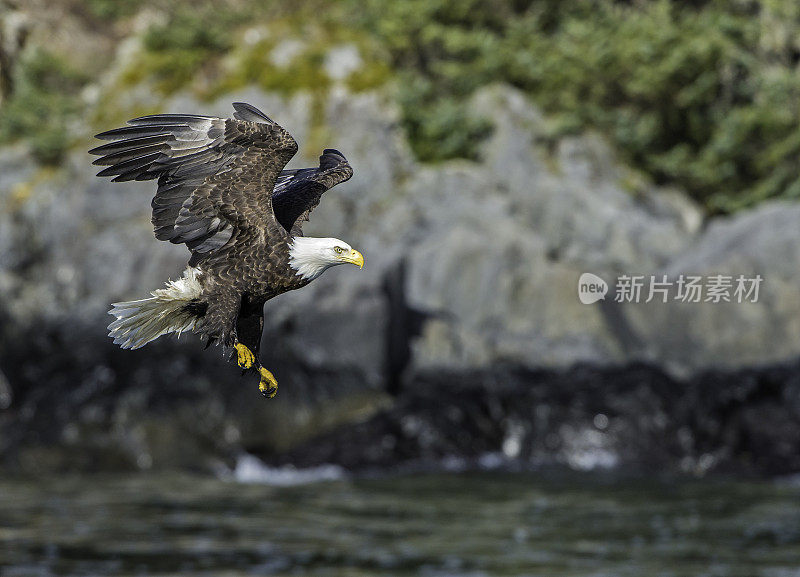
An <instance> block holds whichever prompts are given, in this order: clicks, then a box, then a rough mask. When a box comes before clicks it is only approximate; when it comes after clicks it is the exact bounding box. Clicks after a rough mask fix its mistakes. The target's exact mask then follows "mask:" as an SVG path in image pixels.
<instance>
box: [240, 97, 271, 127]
mask: <svg viewBox="0 0 800 577" xmlns="http://www.w3.org/2000/svg"><path fill="white" fill-rule="evenodd" d="M233 109H234V110H235V111H236V112H234V113H233V117H234V118H235V119H237V120H245V121H249V122H266V123H267V124H275V121H274V120H272V119H271V118H270V117H269V116H267V115H266V114H264V113H263V112H261V111H260V110H259V109H258V108H256V107H255V106H253V105H252V104H247V103H246V102H234V103H233Z"/></svg>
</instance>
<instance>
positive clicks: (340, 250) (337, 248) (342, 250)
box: [333, 246, 344, 254]
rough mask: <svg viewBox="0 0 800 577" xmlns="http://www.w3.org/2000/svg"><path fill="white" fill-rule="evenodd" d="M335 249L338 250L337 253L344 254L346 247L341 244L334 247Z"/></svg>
mask: <svg viewBox="0 0 800 577" xmlns="http://www.w3.org/2000/svg"><path fill="white" fill-rule="evenodd" d="M333 250H335V251H336V254H342V253H343V252H344V249H343V248H342V247H340V246H335V247H333Z"/></svg>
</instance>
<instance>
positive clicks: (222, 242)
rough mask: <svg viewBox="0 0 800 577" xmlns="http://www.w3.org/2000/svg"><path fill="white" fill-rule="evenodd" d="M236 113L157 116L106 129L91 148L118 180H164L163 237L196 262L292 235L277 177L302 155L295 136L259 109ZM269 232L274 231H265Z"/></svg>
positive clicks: (159, 225) (158, 220)
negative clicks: (278, 213) (238, 245)
mask: <svg viewBox="0 0 800 577" xmlns="http://www.w3.org/2000/svg"><path fill="white" fill-rule="evenodd" d="M233 107H234V109H235V111H236V112H235V113H234V115H233V118H228V119H224V118H216V117H213V116H199V115H190V114H156V115H152V116H143V117H141V118H136V119H134V120H130V121H129V122H128V125H129V126H126V127H123V128H117V129H115V130H109V131H108V132H103V133H102V134H98V135H97V138H99V139H101V140H112V141H114V142H111V143H109V144H104V145H102V146H99V147H97V148H95V149H93V150H91V151H89V152H90V153H92V154H96V155H101V156H100V158H98V159H96V160H95V161H94V164H97V165H104V166H105V165H107V166H108V168H106V169H104V170H102V171H100V172H99V173H98V176H114V179H113V180H114V181H125V180H150V179H155V178H157V179H158V191H157V192H156V195H155V197H154V198H153V202H152V206H153V218H152V220H153V226H154V228H155V235H156V238H158V239H159V240H168V241H170V242H172V243H176V244H178V243H186V246H188V247H189V249H190V250H192V252H193V258H192V260H195V259H196V258H200V257H202V256H204V255H206V254H208V253H212V252H214V251H217V250H219V249H221V248H223V247H225V246H228V245H230V244H233V243H234V242H236V241H237V239H244V238H247V239H248V240H249V241H251V242H259V241H260V242H269V239H270V238H272V237H276V236H279V237H283V238H286V232H285V231H284V229H283V227H282V226H280V224H278V222H277V220H276V218H275V214H274V212H273V208H272V202H271V196H272V191H273V188H274V186H275V181H276V179H277V177H278V175H279V174H280V171H281V170H282V169H283V167H284V166H285V165H286V163H287V162H288V161H289V160H290V159H291V158H292V156H294V155H295V153H296V152H297V143H296V142H295V141H294V139H293V138H292V137H291V135H290V134H289V133H288V132H287V131H286V130H284V129H283V128H282V127H281V126H279V125H278V124H277V123H275V122H274V121H272V120H271V119H270V118H269V117H267V116H266V115H265V114H263V113H262V112H260V111H259V110H258V109H256V108H254V107H253V106H250V105H249V104H244V103H234V105H233ZM265 235H266V236H265Z"/></svg>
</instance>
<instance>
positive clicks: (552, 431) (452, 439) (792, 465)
mask: <svg viewBox="0 0 800 577" xmlns="http://www.w3.org/2000/svg"><path fill="white" fill-rule="evenodd" d="M799 375H800V365H798V364H796V363H795V364H787V365H781V366H774V367H769V368H758V369H747V370H742V371H736V372H726V371H709V372H705V373H702V374H698V375H696V376H695V377H694V378H692V379H690V380H682V379H676V378H674V377H671V376H670V375H669V374H668V373H666V372H664V371H663V370H661V369H659V368H657V367H653V366H648V365H643V364H636V365H629V366H626V367H614V368H607V367H606V368H604V367H596V366H588V365H585V366H577V367H574V368H572V369H569V370H563V371H552V370H530V369H525V368H520V367H516V368H512V367H497V368H495V369H493V370H490V371H480V372H476V373H472V374H464V373H459V372H435V373H430V374H421V375H418V376H417V378H416V379H415V380H414V382H413V383H412V384H410V385H409V386H408V388H406V389H405V390H404V391H403V393H402V394H401V395H400V396H399V397H398V398H397V402H396V404H395V405H394V406H393V407H392V408H390V409H387V410H385V411H382V412H380V413H378V414H376V415H374V416H372V417H371V418H369V419H367V420H365V421H363V422H361V423H357V424H352V425H348V426H345V427H342V428H340V429H338V430H334V431H332V432H330V433H327V434H325V435H322V436H320V437H318V438H315V439H313V440H311V441H310V442H308V443H304V444H302V445H300V446H298V447H296V448H295V449H293V450H292V451H290V452H287V453H284V454H281V455H275V454H265V455H261V456H262V457H263V458H264V459H265V460H266V461H267V462H268V463H270V464H280V465H286V464H292V465H294V466H297V467H312V466H317V465H321V464H325V463H328V464H336V465H341V466H343V467H345V468H347V469H351V470H356V471H371V470H376V469H378V470H384V469H387V468H394V467H400V468H404V467H411V468H420V467H421V468H440V467H442V466H445V467H452V468H473V467H479V468H493V467H501V468H512V469H539V468H543V467H544V468H546V467H551V466H562V467H568V468H571V469H577V470H593V469H614V468H620V469H622V470H625V471H628V472H632V471H639V472H646V473H651V474H662V473H666V474H674V473H681V474H684V473H685V474H691V475H701V476H702V475H705V474H708V473H712V472H713V473H720V472H722V473H731V472H735V473H747V474H754V473H755V474H767V475H782V474H788V473H794V472H797V471H798V470H800V376H799Z"/></svg>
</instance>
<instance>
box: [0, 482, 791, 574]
mask: <svg viewBox="0 0 800 577" xmlns="http://www.w3.org/2000/svg"><path fill="white" fill-rule="evenodd" d="M799 567H800V488H798V487H797V486H789V485H779V484H775V483H769V482H763V483H750V482H720V481H691V482H685V481H684V482H680V483H677V484H675V483H673V484H661V483H656V482H647V483H644V482H631V481H613V480H608V479H602V478H598V477H592V476H588V477H577V478H552V477H551V478H549V479H542V478H541V477H536V476H532V475H522V474H517V475H513V474H505V473H480V474H477V473H476V474H429V475H414V476H403V477H394V478H385V479H366V480H354V481H348V480H333V481H325V482H319V483H312V484H305V485H301V486H288V487H287V486H267V485H263V484H242V483H237V482H233V481H221V480H216V479H209V478H202V477H190V476H153V475H151V476H130V477H89V478H60V477H51V478H48V479H44V480H37V481H35V482H33V483H31V482H22V481H9V480H4V481H0V575H2V576H3V577H6V576H8V577H11V576H25V577H29V576H31V577H33V576H40V575H41V576H45V575H97V576H103V577H106V576H110V575H159V576H167V575H169V576H178V575H181V576H187V575H208V576H211V575H213V576H223V577H224V576H235V575H294V576H297V575H300V576H305V575H308V576H315V577H325V576H333V575H336V576H348V577H361V576H370V577H375V576H383V575H391V576H405V575H422V576H430V577H443V576H465V577H466V576H468V577H478V576H495V575H496V576H506V575H515V576H517V575H537V576H539V575H542V576H551V575H552V576H559V577H570V576H592V577H600V576H632V577H633V576H635V577H645V576H650V575H657V576H684V575H686V576H689V575H691V576H697V575H707V576H717V575H718V576H725V577H737V576H741V577H756V576H765V577H789V576H800V568H799Z"/></svg>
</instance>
